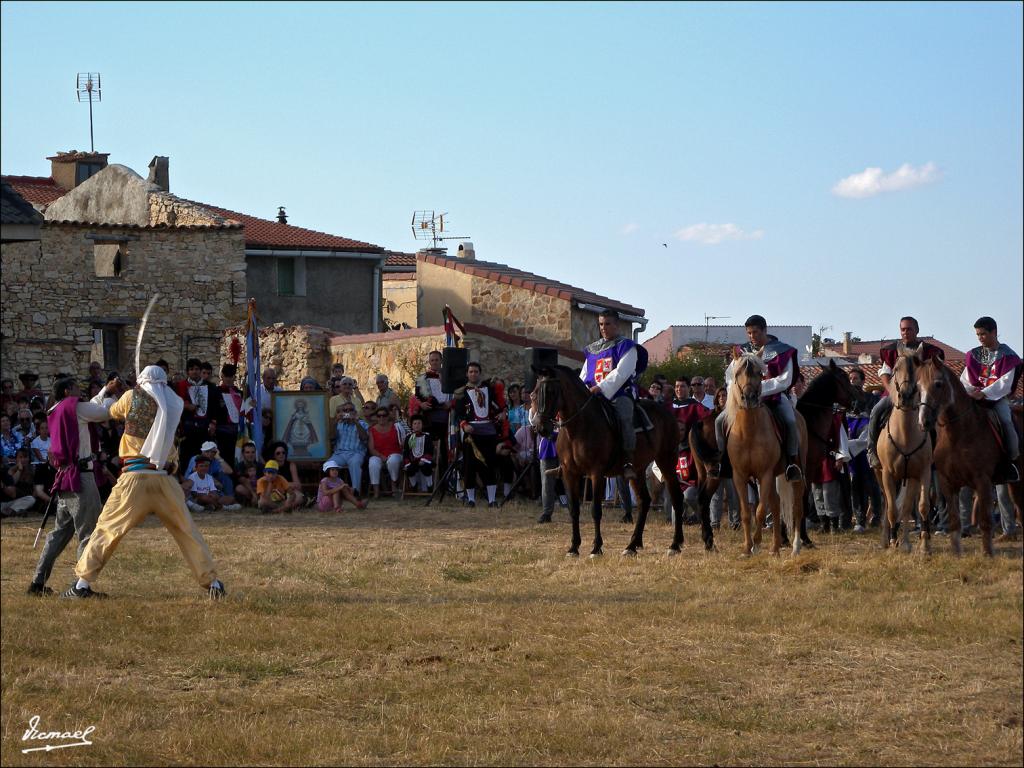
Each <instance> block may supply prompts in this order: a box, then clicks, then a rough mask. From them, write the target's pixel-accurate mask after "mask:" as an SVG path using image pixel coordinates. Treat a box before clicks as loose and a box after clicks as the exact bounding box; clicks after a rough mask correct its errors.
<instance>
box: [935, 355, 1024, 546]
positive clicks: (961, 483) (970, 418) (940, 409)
mask: <svg viewBox="0 0 1024 768" xmlns="http://www.w3.org/2000/svg"><path fill="white" fill-rule="evenodd" d="M916 378H917V386H918V389H919V390H920V391H921V409H920V412H919V418H920V424H921V428H922V429H925V430H931V429H934V430H935V431H936V439H935V451H934V452H933V454H932V459H933V461H934V462H935V468H936V470H938V473H939V485H940V487H941V488H942V495H943V496H945V497H946V504H947V505H948V507H949V510H950V512H949V541H950V544H951V545H952V547H953V552H955V553H956V554H960V515H959V513H958V512H957V499H958V496H959V493H960V489H961V488H965V487H966V488H971V489H972V490H973V491H974V518H975V521H976V522H977V525H978V527H979V528H980V529H981V545H982V548H983V549H984V551H985V554H986V555H991V554H992V479H993V475H995V474H996V470H997V468H998V467H999V465H1000V464H1001V463H1002V462H1003V450H1002V448H1001V447H1000V446H999V444H998V443H997V442H996V438H995V435H994V434H993V432H992V427H991V426H990V423H989V414H988V411H987V410H986V409H985V407H984V406H983V405H981V404H980V402H979V401H977V400H974V399H972V398H971V397H970V396H969V395H968V394H967V391H966V390H965V389H964V385H963V384H962V383H961V382H960V379H959V378H957V377H956V376H954V375H953V374H952V373H950V370H949V368H947V367H946V365H945V364H944V363H942V362H940V361H939V360H936V359H932V360H930V361H928V362H927V363H922V364H921V365H919V366H918V367H917V372H916ZM1014 416H1015V421H1017V422H1018V425H1019V422H1020V418H1019V417H1020V414H1019V413H1018V414H1014ZM1018 430H1019V426H1018ZM1022 470H1024V463H1022V461H1021V459H1019V458H1018V459H1017V471H1018V472H1022ZM1022 476H1024V472H1022ZM1010 495H1011V496H1012V498H1013V503H1014V504H1015V505H1016V506H1017V509H1018V510H1020V509H1021V508H1022V506H1024V483H1010Z"/></svg>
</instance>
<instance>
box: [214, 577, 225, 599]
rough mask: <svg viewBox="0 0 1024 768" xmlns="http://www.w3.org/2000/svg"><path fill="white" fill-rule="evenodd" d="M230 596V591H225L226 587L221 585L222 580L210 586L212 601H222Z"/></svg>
mask: <svg viewBox="0 0 1024 768" xmlns="http://www.w3.org/2000/svg"><path fill="white" fill-rule="evenodd" d="M227 596H228V591H227V590H226V589H224V585H223V584H221V583H220V580H219V579H218V580H215V581H214V582H213V583H212V584H211V585H210V599H211V600H221V599H223V598H225V597H227Z"/></svg>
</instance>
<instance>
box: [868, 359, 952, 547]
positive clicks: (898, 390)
mask: <svg viewBox="0 0 1024 768" xmlns="http://www.w3.org/2000/svg"><path fill="white" fill-rule="evenodd" d="M920 367H921V358H920V356H919V355H918V354H915V353H912V352H906V353H904V354H903V355H902V356H901V357H900V358H899V359H898V360H897V361H896V365H895V366H894V367H893V371H892V377H891V378H890V380H889V397H890V398H891V400H892V408H893V410H892V414H891V415H890V416H889V422H888V424H886V426H885V433H884V434H882V435H880V436H879V438H878V447H877V451H878V460H879V461H880V462H881V464H882V490H883V491H885V514H886V517H887V518H888V521H889V546H891V547H893V549H895V548H896V546H897V541H896V536H897V530H898V528H897V525H896V523H897V522H900V528H902V533H903V535H902V540H903V548H904V549H905V550H906V551H907V552H909V551H910V549H911V545H910V529H911V528H912V527H913V522H912V521H913V516H914V504H915V503H916V504H917V505H918V512H919V513H920V515H921V552H922V553H927V552H929V551H930V549H931V530H930V527H929V525H930V524H929V520H928V511H929V509H928V488H929V485H930V483H931V467H932V441H931V437H930V436H929V435H928V431H927V430H926V429H924V428H922V426H921V425H920V423H919V420H918V414H917V411H918V408H920V405H921V390H920V388H919V387H918V386H917V377H916V371H917V370H918V369H919V368H920ZM900 486H902V489H903V502H902V504H901V506H900V509H899V513H900V514H899V519H898V520H897V516H896V513H897V509H896V499H897V495H898V493H899V491H900ZM951 503H952V504H954V505H955V504H956V501H955V498H954V499H953V501H952V502H951ZM954 508H955V506H954ZM954 516H955V515H954V514H952V513H951V514H950V519H952V518H953V517H954ZM950 538H951V539H954V538H955V539H959V535H957V536H951V537H950ZM957 546H958V544H957V543H954V551H955V550H956V548H957Z"/></svg>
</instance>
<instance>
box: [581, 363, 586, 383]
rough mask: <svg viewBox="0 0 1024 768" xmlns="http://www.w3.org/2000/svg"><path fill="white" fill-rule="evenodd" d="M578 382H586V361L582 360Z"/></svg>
mask: <svg viewBox="0 0 1024 768" xmlns="http://www.w3.org/2000/svg"><path fill="white" fill-rule="evenodd" d="M580 381H582V382H584V383H586V381H587V360H586V358H584V360H583V367H582V368H580Z"/></svg>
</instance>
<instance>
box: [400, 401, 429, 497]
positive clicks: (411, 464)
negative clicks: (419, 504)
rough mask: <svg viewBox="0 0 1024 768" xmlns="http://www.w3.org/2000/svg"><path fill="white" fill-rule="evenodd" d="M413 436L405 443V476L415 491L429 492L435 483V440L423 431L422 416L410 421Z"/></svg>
mask: <svg viewBox="0 0 1024 768" xmlns="http://www.w3.org/2000/svg"><path fill="white" fill-rule="evenodd" d="M409 426H410V428H411V429H412V434H411V435H409V437H408V438H406V441H405V476H406V477H407V478H408V479H409V485H410V486H411V487H412V489H413V490H414V491H415V490H417V489H418V488H419V489H422V490H423V491H429V490H430V487H431V485H433V481H434V440H433V438H431V437H430V435H428V434H426V433H425V432H424V431H423V428H424V421H423V417H422V416H421V415H420V414H418V413H417V414H416V415H414V416H413V417H412V418H411V419H409Z"/></svg>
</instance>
